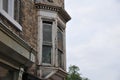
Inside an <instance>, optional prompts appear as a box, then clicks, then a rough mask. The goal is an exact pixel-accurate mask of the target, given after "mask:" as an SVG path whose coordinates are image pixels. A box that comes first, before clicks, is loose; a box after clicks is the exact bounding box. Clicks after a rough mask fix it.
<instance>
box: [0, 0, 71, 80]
mask: <svg viewBox="0 0 120 80" xmlns="http://www.w3.org/2000/svg"><path fill="white" fill-rule="evenodd" d="M70 19H71V18H70V16H69V15H68V13H67V12H66V11H65V9H64V0H0V80H65V77H66V75H67V73H66V48H65V46H66V45H65V44H66V43H65V38H66V37H65V36H66V35H65V31H66V23H67V22H68V21H69V20H70Z"/></svg>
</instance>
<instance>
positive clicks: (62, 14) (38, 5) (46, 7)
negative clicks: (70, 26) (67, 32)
mask: <svg viewBox="0 0 120 80" xmlns="http://www.w3.org/2000/svg"><path fill="white" fill-rule="evenodd" d="M35 7H36V8H37V9H44V10H50V11H55V12H58V15H60V17H61V18H62V19H63V20H64V22H65V23H66V22H68V21H69V20H70V19H71V17H70V16H69V14H68V13H67V12H66V11H65V9H63V8H62V7H58V6H55V5H48V4H43V3H35Z"/></svg>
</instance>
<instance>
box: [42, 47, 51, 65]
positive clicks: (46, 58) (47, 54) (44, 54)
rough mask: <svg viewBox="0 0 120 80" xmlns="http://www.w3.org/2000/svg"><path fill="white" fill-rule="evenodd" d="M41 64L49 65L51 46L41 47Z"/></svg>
mask: <svg viewBox="0 0 120 80" xmlns="http://www.w3.org/2000/svg"><path fill="white" fill-rule="evenodd" d="M42 62H43V63H51V46H43V49H42Z"/></svg>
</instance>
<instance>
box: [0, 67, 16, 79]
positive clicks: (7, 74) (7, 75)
mask: <svg viewBox="0 0 120 80" xmlns="http://www.w3.org/2000/svg"><path fill="white" fill-rule="evenodd" d="M13 76H14V73H13V71H11V70H9V69H6V68H4V67H2V66H0V80H13Z"/></svg>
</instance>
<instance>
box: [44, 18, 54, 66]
mask: <svg viewBox="0 0 120 80" xmlns="http://www.w3.org/2000/svg"><path fill="white" fill-rule="evenodd" d="M43 21H48V22H52V24H51V25H52V26H51V27H52V31H51V37H52V40H51V45H44V41H43V35H42V49H43V46H51V63H44V62H43V61H42V65H49V66H52V64H53V60H52V59H53V21H52V20H47V19H43V20H42V34H43V24H44V23H43ZM46 24H47V23H46ZM42 54H43V52H42ZM42 58H43V56H42Z"/></svg>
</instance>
